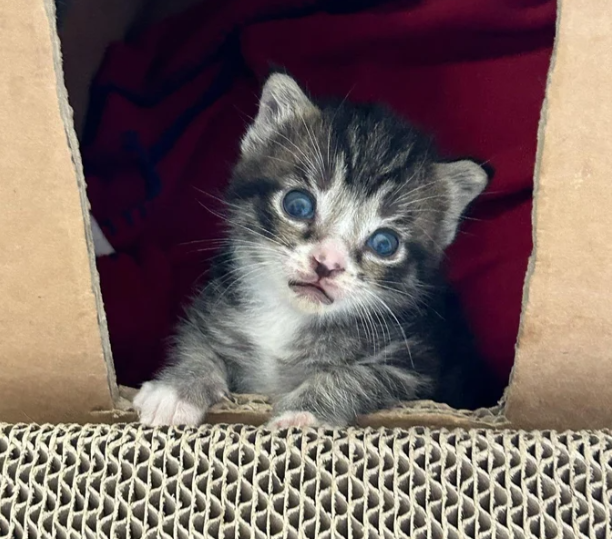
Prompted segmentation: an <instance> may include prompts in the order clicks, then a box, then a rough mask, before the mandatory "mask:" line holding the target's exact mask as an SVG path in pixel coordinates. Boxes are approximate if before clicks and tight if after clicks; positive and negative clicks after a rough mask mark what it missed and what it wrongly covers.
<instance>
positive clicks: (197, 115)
mask: <svg viewBox="0 0 612 539" xmlns="http://www.w3.org/2000/svg"><path fill="white" fill-rule="evenodd" d="M555 8H556V6H555V3H554V1H550V0H505V1H503V2H492V1H491V0H422V1H418V0H413V1H410V0H403V1H399V0H396V1H387V2H384V1H371V0H370V1H364V0H361V1H354V0H352V1H349V0H344V1H341V0H318V1H315V0H310V1H301V2H300V1H297V0H226V1H225V2H203V3H202V4H201V5H199V6H197V7H195V8H193V9H191V10H190V11H189V12H187V13H184V14H182V15H180V16H178V17H174V18H172V19H169V20H167V21H164V22H163V23H162V24H159V25H157V26H155V27H153V28H150V29H149V30H147V31H146V32H145V33H144V34H143V35H140V36H139V37H137V38H136V39H135V40H132V41H129V42H125V43H119V44H116V45H114V46H112V47H111V48H110V49H109V51H108V54H107V57H106V60H105V62H104V65H103V66H102V69H101V70H100V73H99V75H98V77H97V80H96V81H95V82H94V85H93V88H92V101H91V110H90V114H89V119H88V123H87V128H86V133H85V136H84V140H83V156H84V163H85V171H86V176H87V182H88V189H89V197H90V200H91V204H92V213H93V215H94V216H95V217H96V219H97V220H98V222H99V223H100V225H101V227H102V230H103V231H104V233H105V234H106V236H107V238H108V239H109V241H110V242H111V244H112V245H113V247H114V248H115V249H116V250H117V254H115V255H112V256H107V257H101V258H100V259H98V268H99V271H100V276H101V282H102V291H103V296H104V302H105V307H106V312H107V316H108V321H109V328H110V335H111V341H112V347H113V352H114V356H115V363H116V368H117V374H118V378H119V382H120V383H122V384H128V385H135V384H139V383H140V382H142V381H143V380H145V379H147V378H148V377H149V376H150V375H151V374H152V372H153V371H155V370H156V369H157V368H158V367H159V366H160V364H161V362H162V361H163V357H164V350H165V346H166V341H167V337H168V336H169V335H170V334H171V330H172V326H173V324H174V323H175V321H176V319H177V317H178V316H179V315H180V310H181V305H183V304H184V303H185V301H187V300H188V298H189V295H190V294H191V293H192V291H193V290H194V285H195V283H196V282H198V281H199V282H204V281H205V279H206V270H207V267H208V264H209V261H210V257H211V256H212V254H213V252H214V251H213V250H212V249H213V248H214V246H215V243H214V241H211V240H214V239H217V238H219V237H220V234H221V231H220V224H221V223H219V220H218V219H217V218H216V217H215V216H214V214H213V213H210V212H209V211H207V210H206V209H204V208H203V205H204V206H206V207H208V208H210V209H212V210H213V212H215V207H216V206H217V207H218V203H217V201H216V200H215V198H214V197H213V196H210V195H206V194H203V193H202V191H205V192H206V193H210V194H212V195H214V196H217V195H219V194H220V193H221V192H222V190H223V187H224V186H225V184H226V182H227V179H228V174H229V171H230V169H231V166H232V163H233V162H234V161H235V159H236V155H237V148H238V142H239V139H240V137H241V135H242V133H243V131H244V128H245V123H246V122H247V121H248V119H249V117H251V116H253V115H254V113H255V111H256V104H257V96H258V89H259V85H260V82H261V79H262V77H263V76H264V75H265V74H266V72H267V71H268V66H269V64H270V63H272V64H275V65H279V66H284V67H286V68H287V69H288V70H289V71H290V72H291V73H292V74H293V75H294V76H295V77H296V78H297V79H298V80H299V81H300V82H302V83H303V84H305V85H306V86H307V87H308V88H309V89H310V90H311V92H312V93H313V94H314V95H315V96H339V97H344V96H348V97H349V98H350V99H351V100H377V101H383V102H386V103H388V104H389V105H391V106H392V107H393V108H394V109H395V110H397V111H398V112H400V113H401V114H404V115H406V116H407V117H408V118H410V119H412V120H413V121H415V122H416V123H417V124H419V125H421V126H423V127H424V128H426V129H428V130H430V131H432V132H433V133H435V134H437V136H438V138H439V141H440V144H441V147H442V149H443V151H445V152H447V153H449V154H451V155H469V156H472V157H475V158H478V159H481V160H487V161H489V163H490V164H491V165H492V166H493V167H494V168H495V169H496V171H497V174H496V176H495V179H494V181H493V182H492V185H491V187H490V189H489V190H488V192H487V193H486V194H485V195H484V196H483V197H482V198H481V199H480V200H479V201H478V203H477V204H476V205H475V206H474V207H473V210H472V212H471V214H470V216H469V219H467V220H466V222H465V224H464V226H463V229H462V233H461V234H460V236H459V238H458V240H457V242H456V244H455V245H454V246H453V247H452V248H451V250H450V252H449V253H448V259H447V264H448V272H449V276H450V278H451V281H452V283H453V284H454V286H455V287H456V289H457V290H458V291H459V293H460V295H461V297H462V300H463V302H464V305H465V309H466V312H467V315H468V317H469V320H470V322H471V324H472V326H473V328H474V331H475V332H476V335H477V339H478V344H479V346H480V349H481V350H482V352H483V354H484V355H485V357H486V359H487V361H488V363H489V365H490V366H491V368H492V370H493V372H495V373H496V376H497V378H498V380H499V381H500V382H501V383H505V382H506V381H507V379H508V375H509V372H510V369H511V366H512V360H513V356H514V344H515V339H516V334H517V328H518V321H519V315H520V307H521V298H522V287H523V279H524V275H525V269H526V264H527V259H528V256H529V254H530V251H531V223H530V212H531V187H532V174H533V168H534V158H535V151H536V133H537V127H538V120H539V115H540V108H541V105H542V100H543V97H544V87H545V82H546V74H547V69H548V63H549V59H550V54H551V46H552V42H553V36H554V22H555ZM215 213H216V212H215Z"/></svg>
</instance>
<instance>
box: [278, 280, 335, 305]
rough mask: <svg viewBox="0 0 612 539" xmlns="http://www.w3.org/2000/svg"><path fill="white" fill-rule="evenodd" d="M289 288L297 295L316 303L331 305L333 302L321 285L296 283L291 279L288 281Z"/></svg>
mask: <svg viewBox="0 0 612 539" xmlns="http://www.w3.org/2000/svg"><path fill="white" fill-rule="evenodd" d="M289 288H291V290H293V291H294V292H295V293H296V294H297V295H298V296H300V297H303V298H306V299H309V300H310V301H314V302H316V303H324V304H325V305H331V304H332V303H333V302H334V300H333V298H331V297H330V296H329V295H328V294H327V292H325V290H323V288H322V287H320V286H319V285H317V284H314V283H298V282H295V281H292V282H290V283H289Z"/></svg>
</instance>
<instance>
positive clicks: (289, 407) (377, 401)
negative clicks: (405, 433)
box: [268, 365, 428, 429]
mask: <svg viewBox="0 0 612 539" xmlns="http://www.w3.org/2000/svg"><path fill="white" fill-rule="evenodd" d="M427 386H428V379H426V378H425V377H423V376H421V375H419V374H417V373H415V372H410V371H407V370H405V369H400V368H398V367H392V366H387V365H373V366H365V365H353V366H346V367H341V368H337V369H334V370H330V371H326V372H319V373H317V374H315V375H313V376H311V377H310V378H308V379H307V380H306V381H305V382H303V383H302V384H301V385H300V386H298V387H297V388H296V389H295V390H294V391H292V392H290V393H288V394H286V395H284V396H283V397H281V398H280V399H279V400H278V401H277V402H276V404H275V406H274V417H273V418H272V420H271V421H270V422H269V423H268V427H269V428H273V429H276V428H286V427H290V426H296V427H314V426H321V425H326V426H333V427H343V426H346V425H348V424H351V423H354V422H355V420H356V418H357V416H358V415H359V414H367V413H370V412H373V411H375V410H379V409H383V408H387V407H390V406H392V405H394V404H396V403H397V402H399V401H402V400H414V399H415V398H418V397H419V396H420V395H421V394H422V391H423V390H424V389H426V388H427Z"/></svg>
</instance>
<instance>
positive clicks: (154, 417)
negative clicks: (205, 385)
mask: <svg viewBox="0 0 612 539" xmlns="http://www.w3.org/2000/svg"><path fill="white" fill-rule="evenodd" d="M133 403H134V407H135V408H136V410H137V411H138V414H139V415H140V422H141V423H142V424H143V425H151V426H160V425H199V424H200V423H202V420H203V419H204V411H203V410H201V409H200V408H197V407H196V406H194V405H193V404H190V403H188V402H186V401H184V400H181V399H180V398H179V396H178V394H177V392H176V390H175V389H173V388H172V387H170V386H169V385H166V384H162V383H160V382H147V383H145V384H143V386H142V388H141V389H140V391H139V392H138V394H137V395H136V397H134V401H133Z"/></svg>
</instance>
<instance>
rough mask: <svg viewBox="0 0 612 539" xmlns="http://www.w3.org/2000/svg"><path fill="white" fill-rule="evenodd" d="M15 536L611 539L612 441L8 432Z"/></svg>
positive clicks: (1, 482)
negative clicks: (540, 538) (584, 538)
mask: <svg viewBox="0 0 612 539" xmlns="http://www.w3.org/2000/svg"><path fill="white" fill-rule="evenodd" d="M0 471H1V472H2V476H1V478H0V537H11V538H12V537H15V538H20V537H53V538H72V537H91V538H107V537H112V538H123V537H126V538H127V537H138V538H140V537H145V538H157V537H160V538H164V537H177V538H183V537H225V538H234V537H236V538H239V537H245V538H247V537H248V538H250V537H257V538H259V537H262V538H263V537H290V538H293V537H295V538H298V537H317V538H319V537H321V538H325V537H355V538H357V537H368V538H369V537H385V538H394V537H411V538H413V539H417V538H423V537H432V538H446V537H449V538H464V537H479V538H480V537H491V538H500V539H501V538H506V537H508V538H510V537H517V538H522V537H545V538H549V537H550V538H552V537H563V538H579V537H589V538H607V537H610V535H611V531H610V530H611V519H612V516H611V506H612V435H611V434H610V433H604V432H598V433H567V434H554V433H534V434H529V433H525V432H506V431H503V432H500V431H498V432H495V431H471V432H470V431H441V430H430V429H412V430H367V429H366V430H357V429H355V430H348V431H339V432H327V433H326V432H322V431H315V430H312V431H304V432H302V431H289V432H281V433H277V434H272V433H269V432H267V431H264V430H262V429H257V428H255V427H243V426H229V427H223V426H215V427H202V428H201V429H186V430H182V429H168V430H160V429H158V430H151V429H144V428H139V427H136V426H86V427H79V426H58V427H52V426H42V427H38V426H34V425H21V426H13V427H11V426H3V427H0Z"/></svg>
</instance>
